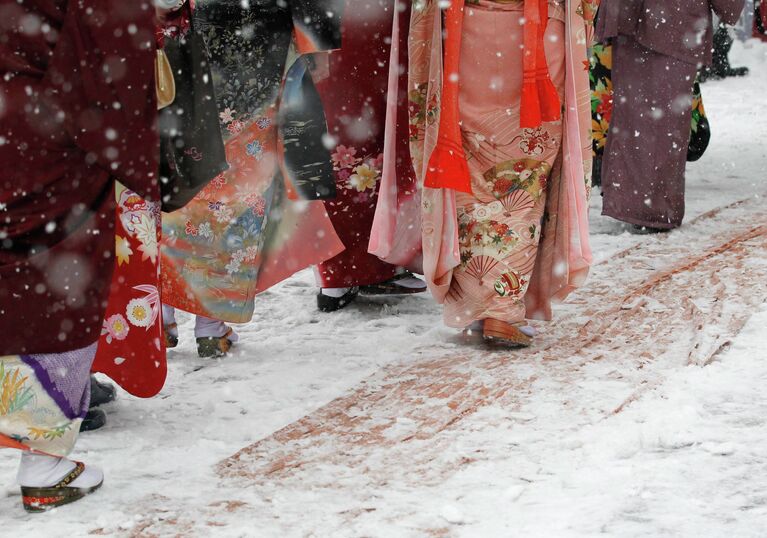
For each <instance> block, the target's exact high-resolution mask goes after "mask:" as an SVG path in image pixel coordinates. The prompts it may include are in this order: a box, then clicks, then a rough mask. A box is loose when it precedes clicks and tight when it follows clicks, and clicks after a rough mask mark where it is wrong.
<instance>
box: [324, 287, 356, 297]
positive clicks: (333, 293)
mask: <svg viewBox="0 0 767 538" xmlns="http://www.w3.org/2000/svg"><path fill="white" fill-rule="evenodd" d="M349 290H351V288H322V289H321V290H320V292H321V293H322V295H327V296H328V297H333V298H334V299H338V298H340V297H343V296H344V295H346V294H347V293H349Z"/></svg>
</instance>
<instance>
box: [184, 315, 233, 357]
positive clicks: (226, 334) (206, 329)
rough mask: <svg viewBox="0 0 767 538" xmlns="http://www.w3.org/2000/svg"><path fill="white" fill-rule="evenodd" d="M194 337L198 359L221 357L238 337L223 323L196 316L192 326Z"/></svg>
mask: <svg viewBox="0 0 767 538" xmlns="http://www.w3.org/2000/svg"><path fill="white" fill-rule="evenodd" d="M194 336H195V337H196V338H197V354H198V355H199V356H200V357H209V358H214V359H216V358H219V357H223V356H224V355H226V354H227V353H229V350H230V349H232V346H233V345H234V344H235V343H237V341H238V340H239V339H240V337H239V336H238V335H237V333H236V332H234V329H232V328H231V327H229V326H228V325H227V324H226V323H224V322H223V321H219V320H217V319H211V318H206V317H205V316H197V319H196V321H195V325H194Z"/></svg>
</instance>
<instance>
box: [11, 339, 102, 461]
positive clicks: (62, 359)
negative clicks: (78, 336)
mask: <svg viewBox="0 0 767 538" xmlns="http://www.w3.org/2000/svg"><path fill="white" fill-rule="evenodd" d="M95 352H96V345H95V344H93V345H91V346H88V347H87V348H83V349H79V350H75V351H70V352H67V353H50V354H37V355H10V356H0V447H8V448H18V449H21V450H34V451H37V452H43V453H46V454H50V455H53V456H61V457H63V456H66V455H67V454H69V453H70V452H71V451H72V448H73V447H74V445H75V441H77V436H78V434H79V432H80V424H81V423H82V419H83V417H85V414H86V413H87V412H88V404H89V403H90V377H89V375H88V374H89V371H90V367H91V363H92V361H93V355H94V353H95Z"/></svg>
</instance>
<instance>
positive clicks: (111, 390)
mask: <svg viewBox="0 0 767 538" xmlns="http://www.w3.org/2000/svg"><path fill="white" fill-rule="evenodd" d="M115 398H117V389H116V388H115V386H114V385H113V384H111V383H102V382H101V381H99V380H98V379H96V376H93V375H92V376H91V403H90V406H89V407H91V408H93V407H98V406H100V405H104V404H108V403H109V402H113V401H115Z"/></svg>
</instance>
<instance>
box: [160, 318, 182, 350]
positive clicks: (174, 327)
mask: <svg viewBox="0 0 767 538" xmlns="http://www.w3.org/2000/svg"><path fill="white" fill-rule="evenodd" d="M162 332H163V334H164V335H165V347H166V348H168V349H170V348H174V347H176V346H177V345H178V324H176V323H169V324H168V325H163V328H162Z"/></svg>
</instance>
